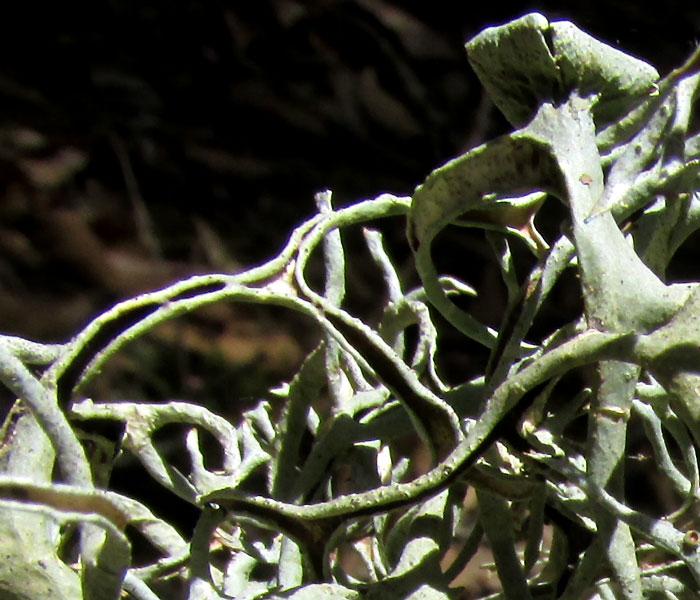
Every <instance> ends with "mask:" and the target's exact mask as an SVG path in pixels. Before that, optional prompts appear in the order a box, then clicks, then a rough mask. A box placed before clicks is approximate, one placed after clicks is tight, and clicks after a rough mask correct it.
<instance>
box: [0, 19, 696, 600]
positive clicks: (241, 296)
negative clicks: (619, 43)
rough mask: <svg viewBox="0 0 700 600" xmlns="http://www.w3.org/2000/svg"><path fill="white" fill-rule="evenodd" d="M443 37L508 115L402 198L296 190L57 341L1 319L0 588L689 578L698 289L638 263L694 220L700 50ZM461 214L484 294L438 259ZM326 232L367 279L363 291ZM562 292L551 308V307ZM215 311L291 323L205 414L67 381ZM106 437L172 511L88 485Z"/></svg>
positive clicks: (525, 587) (190, 595) (340, 593)
mask: <svg viewBox="0 0 700 600" xmlns="http://www.w3.org/2000/svg"><path fill="white" fill-rule="evenodd" d="M466 51H467V55H468V58H469V62H470V64H471V66H472V67H473V69H474V70H475V72H476V74H477V75H478V77H479V80H480V81H481V83H482V85H483V87H484V89H485V90H486V92H487V93H488V94H489V96H490V98H491V100H492V101H493V103H494V104H495V106H496V107H497V108H498V110H500V111H501V112H502V113H503V115H504V116H505V117H506V119H507V120H508V122H509V123H510V125H511V126H512V129H511V131H510V132H509V133H507V134H505V135H503V136H501V137H499V138H497V139H494V140H490V141H488V142H486V143H484V144H483V145H480V146H478V147H476V148H472V149H470V150H469V151H467V152H466V153H465V154H463V155H462V156H459V157H457V158H455V159H453V160H451V161H450V162H448V163H447V164H445V165H443V166H441V167H439V168H437V169H436V170H435V171H433V172H432V173H431V174H430V175H429V176H428V177H427V179H426V180H425V182H424V183H422V184H421V185H419V186H418V188H417V189H416V190H415V193H414V194H413V196H412V197H399V196H395V195H392V194H382V195H379V196H377V197H376V198H374V199H369V200H362V201H358V202H356V203H354V204H351V205H349V206H346V207H344V208H335V207H334V205H333V198H332V193H331V192H330V191H325V192H320V193H319V194H317V195H316V198H315V201H316V208H317V212H316V214H315V216H313V217H312V218H310V219H309V220H307V221H305V222H304V223H302V224H301V225H299V226H298V227H297V228H296V229H295V230H294V231H293V232H292V233H291V235H290V237H289V240H288V243H287V244H286V246H285V247H284V248H283V250H282V251H281V252H280V253H279V254H278V255H277V256H275V257H274V258H272V259H270V260H269V261H268V262H266V263H264V264H262V265H260V266H257V267H254V268H251V269H248V270H244V271H241V272H239V273H236V274H228V273H213V274H209V275H202V276H196V277H191V278H188V279H185V280H182V281H178V282H175V283H173V284H172V285H170V286H168V287H165V288H163V289H160V290H157V291H153V292H150V293H146V294H142V295H140V296H137V297H134V298H131V299H125V300H124V301H122V302H119V303H118V304H116V305H115V306H113V307H112V308H111V309H109V310H107V311H106V312H104V313H102V314H99V315H97V316H96V317H95V318H94V319H93V320H92V321H91V322H90V323H88V324H87V325H86V326H85V327H84V328H83V329H82V330H80V331H78V332H76V334H75V335H74V337H72V338H71V339H70V340H67V341H66V342H65V343H63V344H56V345H46V344H40V343H36V342H32V341H29V340H25V339H22V338H18V337H12V336H2V337H0V379H1V380H2V383H3V384H4V385H5V386H6V387H7V388H8V389H9V390H10V391H11V393H12V394H13V395H14V396H15V397H16V398H17V401H16V403H15V404H14V407H13V408H12V410H11V411H10V414H9V415H8V416H7V418H6V420H5V423H4V425H3V427H2V430H1V431H0V504H1V505H2V511H0V548H1V549H2V552H1V554H2V560H1V561H0V590H1V591H2V595H3V597H8V598H22V599H25V598H26V599H38V598H56V599H57V600H58V599H60V600H64V599H65V600H68V599H70V600H74V599H75V600H78V599H82V598H85V599H95V600H98V599H99V600H102V599H117V598H120V597H126V598H137V599H143V600H146V599H148V600H153V599H154V598H163V599H165V598H175V597H182V598H187V599H189V600H199V599H207V600H209V599H214V598H239V599H251V600H252V599H257V598H260V599H261V600H262V599H263V598H265V599H270V598H294V599H296V600H302V599H308V598H321V597H323V598H337V599H341V598H342V599H354V598H357V599H359V598H369V597H372V598H385V599H397V600H398V599H402V600H403V599H409V598H410V599H418V598H421V599H430V600H433V599H435V600H438V599H439V600H442V599H448V598H460V597H464V596H461V595H460V594H462V593H466V592H464V588H469V587H470V586H471V585H472V584H473V582H472V581H471V580H470V577H471V578H473V577H474V573H475V572H479V571H481V572H482V573H485V574H487V575H488V578H487V579H488V581H490V583H489V584H488V585H486V584H484V587H483V589H482V590H481V592H483V593H484V595H485V597H489V598H497V597H498V598H500V597H502V598H507V599H515V598H517V599H527V598H535V597H537V598H552V599H554V598H565V599H572V600H573V599H580V598H600V599H609V598H616V599H625V600H633V599H636V600H641V599H642V598H679V599H682V598H683V599H684V598H696V597H697V594H698V590H700V552H698V535H699V534H698V531H699V530H700V513H699V512H698V510H699V507H700V469H699V468H698V459H697V449H698V445H699V444H700V402H698V392H697V390H698V389H700V366H699V365H700V288H699V287H698V282H697V281H692V280H691V281H687V282H678V281H669V280H668V279H667V276H666V273H667V270H668V269H669V265H670V264H671V261H672V260H673V258H674V256H675V255H676V254H677V253H678V251H679V250H680V249H682V248H684V247H685V245H686V244H687V243H688V242H689V240H692V239H693V237H692V236H693V234H694V233H695V231H696V229H698V227H700V193H699V191H698V190H700V133H698V124H699V123H700V121H699V120H698V117H697V114H695V113H694V112H693V109H694V108H695V105H696V104H697V103H696V100H697V97H698V90H699V89H700V50H696V51H695V53H694V54H693V55H692V56H691V57H690V58H689V59H688V60H687V61H686V62H685V63H684V64H682V65H680V66H679V67H678V68H676V69H675V70H673V71H671V72H670V73H668V74H667V75H665V76H660V75H659V73H657V71H656V70H655V69H654V68H653V67H652V66H651V65H648V64H646V63H645V62H643V61H641V60H640V59H638V58H634V57H632V56H629V55H628V54H625V53H624V52H623V51H622V50H619V49H615V48H612V47H610V46H609V45H606V44H604V43H602V42H600V41H598V40H596V39H594V38H593V37H591V36H590V35H588V34H586V33H585V32H583V31H581V30H580V29H579V28H577V27H576V26H575V25H574V24H572V23H569V22H566V21H549V20H548V19H547V18H546V17H544V16H542V15H540V14H535V13H533V14H529V15H526V16H524V17H522V18H519V19H517V20H515V21H512V22H510V23H508V24H506V25H502V26H498V27H492V28H488V29H486V30H484V31H482V32H481V33H480V34H479V35H477V36H476V37H475V38H474V39H472V40H470V41H469V42H468V43H467V45H466ZM553 219H556V220H557V222H554V223H553ZM397 223H398V224H399V228H404V227H405V231H406V239H407V242H408V245H407V247H410V252H411V261H410V265H409V266H410V268H407V267H406V264H407V262H406V260H405V259H406V257H405V256H400V255H399V254H398V252H399V250H398V249H397V248H400V246H398V245H397V244H395V243H390V241H388V240H385V239H384V236H383V235H382V233H381V230H382V228H383V227H385V226H395V225H396V224H397ZM552 225H554V226H552ZM394 231H396V229H395V230H394ZM475 232H476V233H477V234H478V235H479V236H480V237H479V238H478V239H479V240H480V242H481V243H482V244H483V248H484V252H483V253H482V254H481V255H479V256H485V255H487V254H488V255H489V256H490V259H489V260H491V261H492V263H493V265H494V267H493V268H494V269H495V270H496V271H497V272H498V277H494V278H491V280H490V281H496V282H497V283H498V284H499V286H500V288H499V289H500V290H501V292H499V293H501V298H500V299H498V300H493V299H491V298H488V297H487V298H485V299H484V297H483V295H484V294H488V293H493V292H488V291H486V290H483V289H479V286H478V285H477V282H472V281H464V280H462V279H461V278H460V267H459V265H460V261H455V260H452V261H450V260H449V259H450V258H454V257H455V256H458V255H460V253H461V254H464V253H465V246H459V245H458V243H457V242H456V241H457V240H459V239H460V236H466V235H471V236H472V237H471V238H470V239H472V240H473V239H477V238H474V237H473V236H474V233H475ZM542 232H546V233H542ZM358 234H359V236H358ZM348 235H354V236H355V237H354V238H353V239H355V240H357V239H360V240H362V244H364V251H365V252H364V256H365V259H366V260H367V262H368V264H369V267H365V268H364V270H365V271H369V272H372V273H373V275H372V276H373V277H374V278H375V279H374V281H375V282H377V281H379V282H381V285H382V289H381V290H379V289H377V291H376V293H375V294H373V297H374V298H375V299H376V306H374V307H372V309H371V310H367V311H365V312H359V313H358V312H353V310H352V309H351V306H352V303H351V302H349V301H347V297H348V295H349V294H350V293H351V291H352V290H351V289H350V288H351V285H352V284H351V282H350V280H349V279H348V274H349V273H351V269H353V268H354V266H355V264H356V261H359V260H362V258H361V257H360V254H359V253H358V252H357V251H353V252H349V251H346V246H347V244H346V240H347V236H348ZM469 247H471V246H469ZM460 260H461V264H464V263H465V262H469V261H474V260H481V259H480V258H479V257H477V256H474V257H472V256H463V257H462V258H461V259H460ZM523 265H526V267H527V268H523ZM319 272H321V273H322V275H323V276H322V277H319V276H318V275H319ZM352 281H355V279H353V280H352ZM561 286H568V287H566V290H567V291H566V293H567V294H569V295H570V296H573V297H574V299H575V301H574V302H573V304H572V305H573V306H576V307H577V311H578V314H575V315H573V316H572V317H571V316H569V317H570V318H567V320H566V321H564V322H561V321H559V322H557V320H556V319H554V320H553V319H552V318H550V317H548V315H551V314H561V312H559V313H557V310H558V309H559V308H561V307H560V306H559V305H558V304H559V303H561V295H560V294H559V293H558V292H557V290H558V289H559V288H560V287H561ZM497 287H498V286H497ZM579 299H580V302H579ZM479 301H480V302H482V306H483V302H484V301H485V302H486V303H494V304H495V305H496V306H498V307H501V310H500V313H499V314H498V318H497V320H496V321H495V322H494V321H492V322H486V321H484V320H483V319H482V318H481V317H480V315H479V313H478V311H473V310H471V307H473V306H475V305H476V303H477V302H479ZM215 304H217V305H219V304H226V305H230V304H245V305H251V304H253V305H261V306H264V307H275V308H276V309H281V310H282V311H287V313H288V314H296V315H297V316H298V317H299V318H300V319H303V320H304V322H305V323H307V324H308V327H310V328H315V331H316V338H315V339H316V340H317V343H316V346H315V347H314V348H313V350H312V351H311V352H310V353H309V354H308V356H306V357H305V359H304V360H303V361H302V362H301V364H300V365H299V368H298V371H297V373H296V375H294V377H292V378H291V379H290V380H289V381H287V382H285V383H284V384H282V385H278V386H276V387H275V388H274V389H272V390H270V393H269V394H268V396H267V397H266V398H264V399H260V400H259V401H257V402H255V403H253V404H252V405H251V404H250V402H248V403H247V406H248V408H246V410H244V411H242V412H239V416H238V417H237V418H235V419H232V418H230V413H227V414H223V412H222V411H221V410H217V408H216V407H217V406H218V407H219V408H220V407H221V406H222V402H225V403H231V404H235V403H236V401H237V399H236V398H226V399H223V400H222V401H219V402H218V403H217V404H216V406H214V404H212V405H208V404H207V403H205V402H199V403H195V402H190V401H188V400H187V399H177V400H176V399H172V401H169V402H150V401H147V400H146V399H144V398H128V397H110V396H109V395H107V396H105V397H98V396H92V395H91V393H90V390H94V389H99V388H96V387H95V383H96V382H99V380H100V378H101V377H103V376H104V372H105V371H107V370H108V367H109V365H110V364H111V363H113V362H114V361H116V360H117V357H118V356H120V353H123V352H128V351H129V348H130V347H132V345H133V344H135V343H138V340H140V339H142V338H143V337H144V336H148V335H149V332H152V331H154V330H155V329H156V328H157V327H159V326H162V324H164V323H166V322H170V321H173V320H177V319H185V318H187V317H188V315H190V314H191V313H193V312H194V311H196V310H198V309H204V308H205V307H208V306H211V305H215ZM482 313H483V311H482ZM445 340H447V342H446V341H445ZM450 353H451V355H452V356H454V355H455V353H456V354H457V355H459V356H460V357H461V360H462V361H463V363H469V365H470V367H469V369H466V368H465V369H462V370H460V369H455V368H452V369H448V368H447V367H446V366H445V364H446V361H445V357H446V356H449V355H450ZM470 353H476V354H478V355H479V356H480V357H482V359H483V360H482V361H481V363H479V362H478V361H476V360H474V359H473V358H472V357H471V355H470ZM480 360H481V359H480ZM470 361H471V362H470ZM463 363H460V364H463ZM474 364H477V365H478V364H482V367H481V372H479V373H477V374H476V375H475V376H474V375H473V365H474ZM465 371H471V373H470V375H469V376H468V377H464V376H463V373H464V372H465ZM460 377H461V379H460ZM105 424H106V425H107V426H105ZM168 428H169V429H168ZM168 430H169V431H177V432H178V433H177V435H175V436H174V437H172V439H170V440H169V442H168V445H164V444H163V443H161V442H162V437H159V435H160V434H161V433H162V432H163V431H168ZM110 432H111V433H110ZM115 432H116V433H115ZM632 444H634V448H635V451H634V454H632V453H631V452H630V445H632ZM212 448H214V449H215V450H214V453H215V454H216V456H217V457H218V460H217V461H215V462H216V463H217V464H216V465H214V464H213V463H212V461H211V460H210V458H209V457H210V456H211V453H212ZM183 457H184V458H183ZM127 459H128V460H131V461H133V463H134V464H135V465H138V466H139V468H140V470H141V471H140V472H142V473H143V474H144V477H148V478H150V479H152V480H153V483H154V486H155V487H156V488H157V489H158V490H159V493H162V494H164V495H167V496H168V497H169V498H172V499H173V501H175V499H177V500H178V501H180V502H183V503H186V504H187V505H189V506H190V507H191V509H192V510H193V511H195V512H196V514H197V515H198V517H197V522H196V526H195V527H194V530H193V531H183V530H180V529H178V528H177V527H176V526H175V525H174V524H173V523H170V522H168V520H166V519H165V518H164V517H163V516H162V515H160V514H158V513H157V511H155V509H154V508H153V507H152V506H149V503H148V501H147V498H139V499H137V498H131V497H128V496H126V495H124V494H122V493H120V492H118V491H115V490H113V489H112V486H111V476H112V469H113V466H114V463H115V461H118V460H127ZM176 459H177V460H176ZM640 468H641V469H642V470H644V471H645V472H646V473H647V476H648V477H649V479H647V481H654V487H655V492H654V493H651V492H650V490H649V489H648V488H647V489H643V490H639V489H638V487H635V485H636V484H635V481H634V478H633V477H632V475H635V474H636V476H639V473H640ZM649 473H653V476H650V475H649ZM144 545H145V546H147V547H148V551H147V552H144V551H143V550H141V548H142V547H143V546H144ZM137 547H138V548H139V550H138V552H139V553H140V554H139V555H138V556H139V557H142V556H145V557H147V558H145V559H143V558H139V559H138V560H135V558H136V548H137ZM485 577H486V575H485ZM471 589H472V592H473V588H471ZM484 590H486V591H484ZM472 592H469V593H472ZM481 592H480V593H481ZM474 593H476V592H474ZM177 594H179V595H177ZM469 597H477V596H474V595H470V596H469Z"/></svg>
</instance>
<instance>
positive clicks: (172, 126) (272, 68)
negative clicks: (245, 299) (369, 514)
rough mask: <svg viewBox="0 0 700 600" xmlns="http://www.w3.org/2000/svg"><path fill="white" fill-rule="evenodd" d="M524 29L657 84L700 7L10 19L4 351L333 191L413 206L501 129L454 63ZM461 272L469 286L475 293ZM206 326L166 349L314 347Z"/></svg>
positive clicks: (295, 214) (249, 316) (3, 195)
mask: <svg viewBox="0 0 700 600" xmlns="http://www.w3.org/2000/svg"><path fill="white" fill-rule="evenodd" d="M532 10H538V11H541V12H543V13H544V14H545V15H546V16H548V17H549V18H550V19H568V20H571V21H573V22H575V23H576V24H577V25H578V26H579V27H581V28H582V29H584V30H586V31H588V32H590V33H592V34H593V35H595V36H596V37H598V38H600V39H602V40H604V41H606V42H608V43H611V44H613V45H616V46H618V47H620V48H622V49H624V50H625V51H627V52H629V53H631V54H633V55H636V56H638V57H641V58H643V59H645V60H647V61H649V62H651V63H652V64H654V65H655V66H656V67H657V68H658V69H659V71H660V72H661V73H662V74H663V73H665V72H667V71H668V70H670V69H671V68H673V67H674V66H675V65H677V64H679V63H680V62H681V61H682V60H683V59H684V58H685V57H686V56H687V55H688V54H689V53H690V52H691V51H692V49H693V48H694V46H695V44H697V43H698V42H699V41H700V4H697V3H694V2H687V1H680V0H670V1H666V2H664V3H662V4H659V6H658V8H657V9H648V8H643V7H642V6H641V5H640V4H639V3H637V2H614V3H611V2H602V1H595V0H594V1H590V0H587V1H586V2H566V3H556V2H531V3H527V2H509V1H501V2H492V3H479V4H478V5H475V3H471V2H442V1H436V2H430V3H427V2H418V1H406V2H392V1H389V0H386V1H385V0H354V1H347V0H342V1H341V0H318V1H308V2H301V1H295V0H256V1H255V2H244V1H237V2H236V1H234V2H196V1H191V2H155V1H151V0H146V1H143V2H138V3H131V2H121V1H118V0H104V1H101V2H62V3H51V2H19V3H11V4H9V3H8V4H6V5H5V8H3V9H2V12H4V13H5V14H2V15H0V16H1V17H2V18H1V19H0V32H1V35H0V56H1V57H2V58H0V101H1V102H2V107H3V109H2V111H0V331H2V332H3V333H13V334H18V335H23V336H27V337H30V338H32V339H36V340H41V341H64V340H66V339H68V338H69V337H70V336H71V335H72V334H73V333H75V331H76V330H77V329H78V328H79V327H81V326H82V325H84V324H85V323H86V322H87V321H88V320H89V319H90V318H91V317H94V316H95V315H96V314H98V312H99V311H100V310H103V309H105V308H106V307H108V306H110V305H111V304H113V303H114V302H116V301H118V300H120V299H124V298H126V297H128V296H130V295H133V294H136V293H138V292H141V291H147V290H152V289H155V288H158V287H160V286H163V285H165V284H167V283H169V282H171V281H174V280H175V279H177V278H179V277H183V276H185V275H188V274H192V273H201V272H207V271H212V270H216V271H220V270H225V271H237V270H240V269H242V268H245V267H249V266H252V265H254V264H257V263H259V262H261V261H263V260H265V259H266V258H268V257H270V256H272V255H274V254H275V253H276V252H277V251H278V250H279V249H280V248H281V246H282V244H283V243H284V241H285V240H286V238H287V236H288V234H289V232H290V230H291V228H292V227H293V226H294V225H295V224H298V223H299V222H300V221H301V220H302V219H303V218H305V217H308V216H310V215H311V214H312V213H313V211H314V203H313V194H314V193H315V192H317V191H319V190H322V189H326V188H330V189H331V190H333V192H334V202H335V203H336V205H343V204H347V203H350V202H353V201H356V200H358V199H361V198H367V197H373V196H376V195H377V194H379V193H381V192H384V191H389V192H392V193H395V194H410V193H411V192H412V190H413V189H414V187H415V186H416V185H417V184H418V183H420V182H421V181H422V180H423V179H424V178H425V176H426V175H427V174H428V173H429V172H430V171H431V170H432V169H433V168H435V167H437V166H439V165H440V164H442V163H443V162H445V161H446V160H447V159H449V158H450V157H453V156H455V155H458V154H460V153H461V152H463V151H464V150H466V149H467V148H469V147H471V146H474V145H476V144H478V143H480V142H482V141H484V140H485V139H487V138H489V137H492V136H494V135H496V134H498V133H501V132H503V131H506V130H507V126H506V124H505V122H504V120H503V119H502V118H501V117H500V115H499V114H498V113H497V111H495V110H494V109H493V108H492V106H491V104H490V103H489V101H488V99H487V98H486V97H485V96H484V94H483V93H482V90H481V88H480V86H479V84H478V82H477V80H476V78H475V76H474V75H473V73H472V71H471V68H470V67H469V65H468V63H467V60H466V56H465V52H464V48H463V45H464V42H465V41H466V40H468V39H469V38H471V37H472V36H473V35H475V34H476V33H478V32H479V31H480V30H481V29H483V28H484V27H486V26H489V25H494V24H500V23H503V22H506V21H508V20H511V19H513V18H515V17H518V16H520V15H522V14H524V13H526V12H529V11H532ZM543 228H544V229H545V230H546V225H543ZM397 231H398V232H399V233H397V236H396V237H397V239H398V238H400V237H401V235H400V233H401V227H399V228H397ZM545 233H546V231H545ZM462 244H463V245H464V252H465V253H466V252H469V251H470V244H469V242H462ZM472 250H474V251H476V250H475V249H473V248H472ZM403 251H405V248H402V249H400V250H398V252H399V253H401V252H403ZM463 259H464V255H463V256H462V257H461V260H462V262H464V260H463ZM397 260H399V262H400V260H401V257H397ZM470 262H472V263H477V264H476V267H474V266H473V267H471V271H472V272H469V273H467V275H469V276H472V277H476V278H477V279H479V278H482V279H483V275H479V273H477V272H474V271H475V270H478V269H479V267H478V262H479V261H478V260H477V261H470ZM470 283H472V284H473V285H476V284H478V283H479V281H470ZM487 284H488V282H485V285H487ZM357 289H358V290H359V292H358V296H360V297H358V298H357V299H356V301H357V303H358V306H360V305H362V304H363V302H365V303H367V304H368V305H369V304H372V303H375V304H376V301H377V299H376V298H374V297H373V294H376V289H377V288H376V287H373V286H370V285H364V286H363V285H358V287H357ZM363 293H364V294H366V295H367V297H366V298H362V297H361V296H362V294H363ZM236 310H238V309H236ZM483 310H486V308H484V309H483ZM492 310H494V311H496V313H497V312H498V311H499V307H498V305H496V306H495V307H494V308H493V309H492ZM210 312H211V313H212V314H206V315H203V316H201V318H200V321H204V323H200V324H199V325H200V327H199V328H187V327H185V329H178V330H175V329H173V328H163V331H159V332H158V337H160V343H162V344H165V345H166V346H167V345H171V346H174V347H175V348H176V349H177V351H178V352H183V351H186V353H193V354H194V355H195V356H194V357H190V362H192V363H197V362H198V360H197V359H196V356H197V355H199V354H201V353H202V352H205V353H206V352H208V351H209V350H208V348H209V346H210V344H211V341H212V340H214V341H215V342H216V344H217V348H218V360H220V361H221V364H217V365H210V367H211V368H212V369H214V370H216V369H218V368H220V367H221V366H226V367H227V368H228V366H233V367H234V370H236V369H235V368H236V367H237V366H240V365H245V366H247V367H250V366H251V365H259V366H260V367H261V368H262V369H263V370H265V371H273V372H279V374H280V375H284V374H287V373H289V372H291V371H292V370H293V369H294V367H295V366H296V364H297V363H298V360H299V359H300V357H301V355H302V354H303V352H304V350H305V349H306V348H304V347H303V346H304V344H305V343H308V341H307V340H305V339H304V337H303V336H302V337H301V338H300V337H299V336H293V337H289V338H288V339H286V337H287V336H285V331H284V328H282V329H280V328H279V326H278V315H272V314H270V315H260V314H255V311H254V310H253V311H251V310H249V309H248V310H244V311H243V312H242V314H240V315H236V314H234V313H235V311H233V310H229V309H226V310H213V311H210ZM234 317H235V318H234ZM263 317H264V318H263ZM484 318H485V319H486V320H488V319H489V315H488V314H486V315H484ZM273 324H274V326H273ZM496 324H497V323H496ZM203 326H207V327H208V329H207V330H206V331H205V332H203V331H202V330H201V327H203ZM290 327H293V325H290ZM209 349H210V348H209ZM144 351H146V350H144ZM200 358H201V357H200ZM165 362H166V363H170V364H172V363H171V361H165ZM200 362H201V361H200ZM205 362H206V361H205ZM178 364H179V369H185V372H180V373H179V375H178V377H177V378H176V379H175V380H173V379H172V378H166V381H168V382H170V383H172V382H173V381H177V384H178V385H183V384H184V385H185V387H187V386H188V385H190V386H196V385H198V378H197V377H196V373H195V372H194V371H196V369H195V368H194V367H195V365H194V364H192V365H189V366H188V364H189V363H188V360H184V359H182V358H181V359H180V360H179V363H178ZM190 367H191V368H192V369H193V372H192V373H191V375H192V378H191V380H188V379H187V372H186V371H187V369H188V368H190ZM199 367H200V368H205V367H204V366H202V365H201V364H200V365H199ZM246 373H247V375H248V378H250V373H251V371H250V370H248V371H246ZM153 377H154V378H153V381H152V384H153V386H155V387H157V384H158V377H156V376H155V375H154V376H153ZM228 379H230V380H227V381H226V385H227V386H229V388H230V386H232V385H233V386H235V385H238V384H237V383H236V382H235V380H237V379H239V378H237V377H231V378H228ZM188 381H189V383H188ZM200 383H201V382H200ZM239 383H240V382H239ZM164 385H165V384H164ZM167 387H168V385H165V387H164V388H163V389H160V390H158V389H153V390H151V393H153V394H156V395H163V394H164V395H167V394H169V393H171V390H169V389H167ZM243 392H244V394H245V393H249V392H250V393H252V391H250V390H243Z"/></svg>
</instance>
